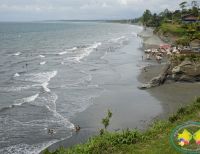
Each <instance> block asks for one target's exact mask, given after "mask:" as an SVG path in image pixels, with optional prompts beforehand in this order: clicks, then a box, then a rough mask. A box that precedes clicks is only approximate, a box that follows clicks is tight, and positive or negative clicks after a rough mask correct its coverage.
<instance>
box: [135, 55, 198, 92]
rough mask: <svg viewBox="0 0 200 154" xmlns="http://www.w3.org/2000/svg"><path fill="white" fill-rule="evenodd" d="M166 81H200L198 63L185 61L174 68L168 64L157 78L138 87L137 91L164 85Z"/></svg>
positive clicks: (171, 64)
mask: <svg viewBox="0 0 200 154" xmlns="http://www.w3.org/2000/svg"><path fill="white" fill-rule="evenodd" d="M166 80H173V81H184V82H196V81H200V62H196V63H195V62H191V61H190V60H188V59H186V60H184V61H183V62H181V63H180V64H178V65H176V66H174V64H173V63H168V64H166V65H165V67H164V68H163V71H162V72H161V73H160V75H159V76H157V77H154V78H153V79H151V80H150V82H148V83H146V84H143V85H141V86H139V87H138V88H139V89H148V88H152V87H156V86H160V85H162V84H164V82H165V81H166Z"/></svg>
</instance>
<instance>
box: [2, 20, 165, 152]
mask: <svg viewBox="0 0 200 154" xmlns="http://www.w3.org/2000/svg"><path fill="white" fill-rule="evenodd" d="M141 30H142V28H141V27H140V26H134V25H128V24H116V23H103V22H59V21H55V22H27V23H0V55H1V56H0V74H1V75H0V153H1V154H37V153H39V152H40V151H41V150H43V149H45V148H46V147H48V146H49V145H51V144H53V143H56V142H58V141H61V140H64V139H66V138H69V137H70V136H71V135H72V131H73V128H74V124H73V123H72V122H71V120H70V119H72V118H73V117H74V116H75V115H76V114H77V113H81V112H83V111H84V110H86V109H87V108H88V107H90V106H91V105H92V102H93V101H92V100H94V99H95V98H100V97H101V94H102V93H106V91H109V90H110V89H111V87H114V86H115V84H116V85H117V84H119V83H120V82H121V83H122V85H123V84H125V81H126V78H123V75H124V73H125V74H126V71H125V69H123V67H121V68H120V70H115V66H122V64H124V63H129V62H131V61H133V62H134V65H135V67H133V70H132V71H131V72H133V73H134V76H133V77H135V79H133V82H132V83H126V84H127V85H128V84H129V85H130V84H133V85H134V93H133V97H137V96H140V99H139V100H142V99H143V102H146V99H149V101H150V102H154V101H155V100H152V99H153V98H152V97H151V96H150V95H149V94H147V93H146V92H143V91H140V90H138V89H137V86H138V85H139V82H138V81H137V79H136V77H137V75H138V74H139V71H140V68H139V66H138V65H139V64H140V61H139V59H141V51H140V50H139V47H140V46H141V45H140V43H141V42H140V39H139V38H137V33H139V32H140V31H141ZM130 43H131V44H132V49H131V50H132V51H131V50H129V52H126V50H123V48H125V47H126V46H128V45H130ZM130 51H131V52H130ZM119 57H121V58H119ZM119 72H120V73H119ZM131 77H132V75H131ZM118 81H119V82H118ZM112 89H115V88H112ZM112 91H113V90H112ZM155 102H156V101H155ZM156 103H157V104H156ZM156 103H155V104H153V105H149V106H151V107H150V108H149V107H147V108H146V109H144V108H145V107H144V106H143V107H142V106H140V105H139V106H137V108H136V110H137V111H138V112H140V114H141V113H142V112H143V111H144V114H142V115H143V116H144V115H145V111H147V112H146V113H149V112H150V113H153V115H154V114H157V112H156V111H159V112H160V110H161V109H160V106H159V105H158V102H156ZM141 104H142V103H141ZM121 107H122V108H123V105H121ZM156 107H158V108H159V109H157V110H156V111H154V110H155V108H156ZM138 108H139V109H138ZM140 114H136V117H135V118H136V119H137V120H142V119H143V118H144V117H143V116H140ZM146 116H147V117H148V116H149V114H147V115H146ZM48 129H54V130H55V132H54V134H52V135H50V134H49V133H48Z"/></svg>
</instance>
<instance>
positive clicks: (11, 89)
mask: <svg viewBox="0 0 200 154" xmlns="http://www.w3.org/2000/svg"><path fill="white" fill-rule="evenodd" d="M31 87H33V86H30V85H27V86H19V87H14V86H12V87H1V89H0V91H3V92H15V91H22V90H27V89H30V88H31Z"/></svg>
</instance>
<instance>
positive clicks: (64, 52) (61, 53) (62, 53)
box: [58, 51, 67, 55]
mask: <svg viewBox="0 0 200 154" xmlns="http://www.w3.org/2000/svg"><path fill="white" fill-rule="evenodd" d="M58 54H59V55H65V54H67V51H63V52H60V53H58Z"/></svg>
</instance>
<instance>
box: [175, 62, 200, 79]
mask: <svg viewBox="0 0 200 154" xmlns="http://www.w3.org/2000/svg"><path fill="white" fill-rule="evenodd" d="M172 79H174V80H175V81H189V82H194V81H200V62H197V63H194V62H191V61H189V60H185V61H183V62H182V63H181V64H179V65H178V66H176V67H174V68H173V69H172Z"/></svg>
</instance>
